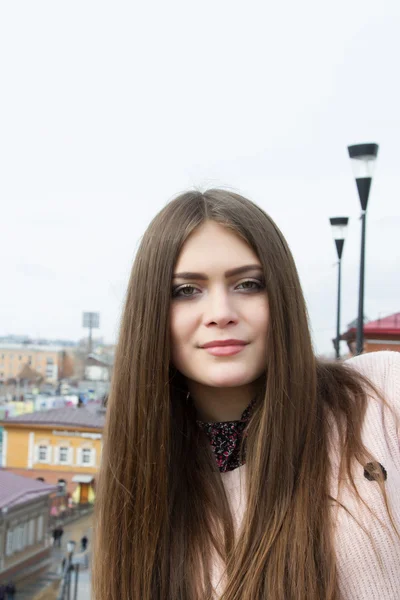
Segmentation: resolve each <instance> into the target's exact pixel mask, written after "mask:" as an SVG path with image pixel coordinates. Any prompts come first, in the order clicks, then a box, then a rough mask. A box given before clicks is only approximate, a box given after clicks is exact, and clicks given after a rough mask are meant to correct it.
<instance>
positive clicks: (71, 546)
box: [67, 540, 76, 600]
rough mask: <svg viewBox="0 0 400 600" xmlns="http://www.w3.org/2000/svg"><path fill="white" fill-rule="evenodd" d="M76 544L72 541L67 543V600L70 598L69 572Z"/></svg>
mask: <svg viewBox="0 0 400 600" xmlns="http://www.w3.org/2000/svg"><path fill="white" fill-rule="evenodd" d="M75 546H76V542H74V540H70V541H69V542H67V552H68V576H67V600H70V598H71V571H72V556H73V554H74V550H75Z"/></svg>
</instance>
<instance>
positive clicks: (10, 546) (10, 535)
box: [6, 529, 14, 556]
mask: <svg viewBox="0 0 400 600" xmlns="http://www.w3.org/2000/svg"><path fill="white" fill-rule="evenodd" d="M13 539H14V531H13V530H12V529H9V530H8V531H7V541H6V556H11V554H12V553H13Z"/></svg>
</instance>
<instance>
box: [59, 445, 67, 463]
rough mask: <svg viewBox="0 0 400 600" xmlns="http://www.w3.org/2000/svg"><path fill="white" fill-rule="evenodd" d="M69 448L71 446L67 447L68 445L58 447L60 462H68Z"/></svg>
mask: <svg viewBox="0 0 400 600" xmlns="http://www.w3.org/2000/svg"><path fill="white" fill-rule="evenodd" d="M68 450H69V448H67V447H66V446H61V447H60V448H59V449H58V462H59V463H60V464H66V463H68Z"/></svg>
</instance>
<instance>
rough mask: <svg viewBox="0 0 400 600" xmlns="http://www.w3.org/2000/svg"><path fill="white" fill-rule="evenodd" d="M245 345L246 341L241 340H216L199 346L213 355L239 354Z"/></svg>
mask: <svg viewBox="0 0 400 600" xmlns="http://www.w3.org/2000/svg"><path fill="white" fill-rule="evenodd" d="M245 346H247V342H244V341H242V340H218V341H217V340H216V341H214V342H208V343H207V344H204V345H203V346H201V347H202V348H203V349H204V350H206V351H207V352H208V353H209V354H212V355H213V356H233V355H234V354H239V352H241V351H242V350H243V348H245Z"/></svg>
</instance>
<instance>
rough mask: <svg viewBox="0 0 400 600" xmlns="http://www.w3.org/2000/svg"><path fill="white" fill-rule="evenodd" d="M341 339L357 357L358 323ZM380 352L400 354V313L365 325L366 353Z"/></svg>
mask: <svg viewBox="0 0 400 600" xmlns="http://www.w3.org/2000/svg"><path fill="white" fill-rule="evenodd" d="M340 339H341V340H344V341H346V342H347V345H348V348H349V351H350V353H351V354H352V355H355V354H356V339H357V326H356V323H352V325H351V326H350V327H349V328H348V329H347V331H346V332H345V333H343V335H342V336H341V337H340ZM379 350H393V351H395V352H400V313H395V314H393V315H389V316H387V317H384V318H382V319H377V320H376V321H370V322H369V323H365V325H364V352H378V351H379Z"/></svg>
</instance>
